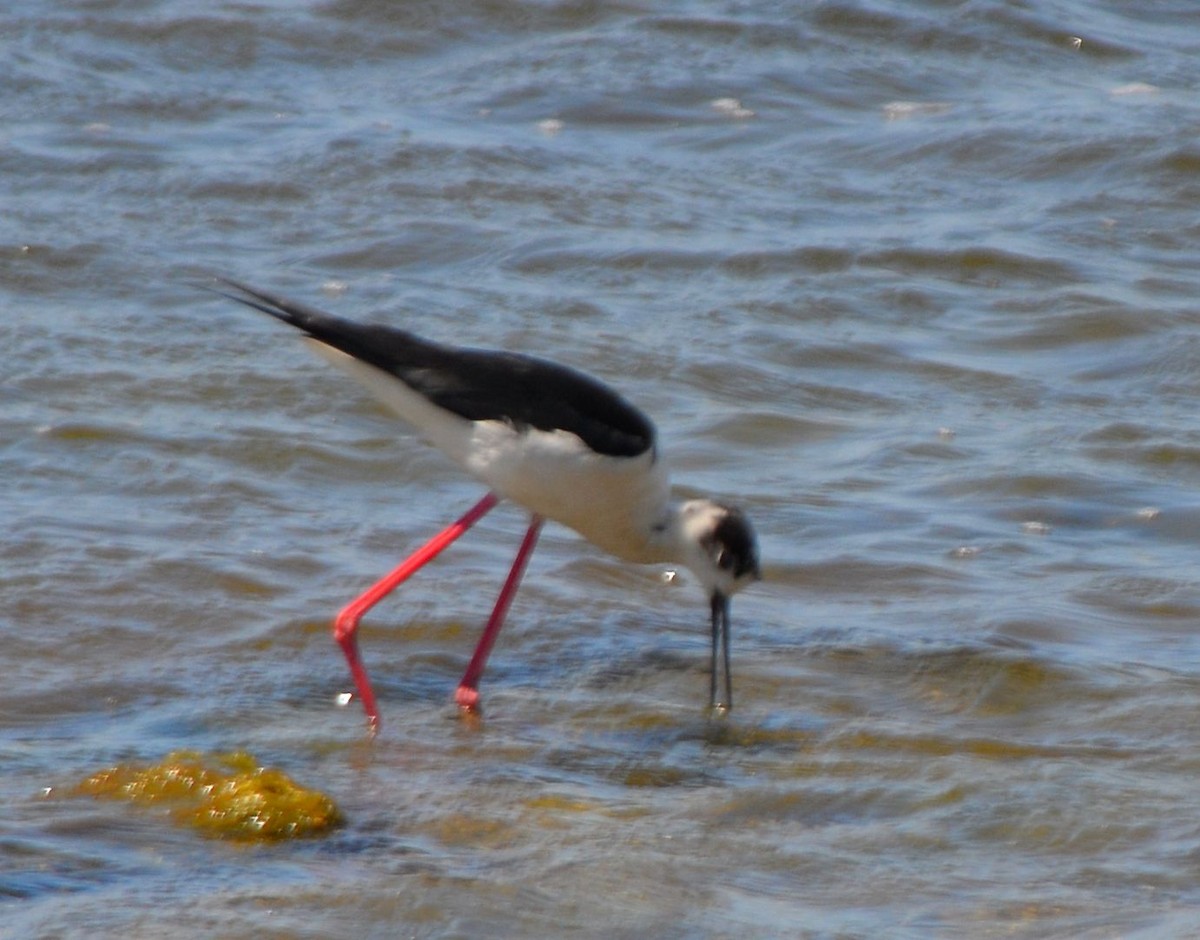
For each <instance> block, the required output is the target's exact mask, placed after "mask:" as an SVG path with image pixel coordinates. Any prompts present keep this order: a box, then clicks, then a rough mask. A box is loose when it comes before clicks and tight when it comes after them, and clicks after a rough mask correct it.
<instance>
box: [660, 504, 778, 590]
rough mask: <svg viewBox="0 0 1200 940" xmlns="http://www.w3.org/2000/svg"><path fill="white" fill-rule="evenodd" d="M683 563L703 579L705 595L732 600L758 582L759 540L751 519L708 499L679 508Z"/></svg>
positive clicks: (701, 580) (736, 510)
mask: <svg viewBox="0 0 1200 940" xmlns="http://www.w3.org/2000/svg"><path fill="white" fill-rule="evenodd" d="M680 521H681V524H682V528H683V535H684V538H683V542H684V544H685V546H686V553H687V557H686V558H684V559H683V563H684V564H686V565H687V567H688V568H689V569H690V570H691V572H692V573H693V574H694V575H695V576H696V577H697V578H699V579H700V582H701V584H702V585H703V587H704V591H705V593H706V594H709V595H712V594H719V595H721V596H722V597H726V598H728V597H732V596H733V595H734V594H736V593H737V592H738V591H740V590H741V589H742V588H744V587H746V585H748V584H751V583H752V582H754V581H758V580H759V579H760V578H761V577H762V573H761V572H760V571H759V567H758V540H757V539H756V537H755V535H754V528H753V526H751V525H750V520H748V519H747V518H746V516H745V515H744V514H743V513H742V512H741V511H740V510H738V509H734V508H732V507H730V506H724V505H722V504H720V503H716V502H713V501H712V500H709V499H693V500H689V501H688V502H686V503H684V504H683V505H682V506H681V507H680Z"/></svg>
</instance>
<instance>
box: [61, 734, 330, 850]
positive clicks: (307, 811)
mask: <svg viewBox="0 0 1200 940" xmlns="http://www.w3.org/2000/svg"><path fill="white" fill-rule="evenodd" d="M74 792H75V793H77V794H79V795H83V796H93V797H98V798H103V799H115V800H129V801H130V802H132V803H137V804H140V805H144V806H160V805H164V806H167V807H169V809H170V811H171V818H172V819H174V820H175V821H176V822H179V823H182V824H185V825H189V826H193V827H195V828H196V829H199V830H200V831H201V832H203V833H204V834H205V835H209V836H216V837H219V838H223V839H236V840H239V841H242V842H270V841H275V840H279V839H298V838H303V837H306V836H316V835H321V834H322V833H324V832H327V831H328V830H330V829H332V828H333V827H334V826H337V825H339V824H340V823H341V821H342V814H341V812H340V811H339V810H338V808H337V805H336V804H335V803H334V802H333V800H331V799H330V798H329V797H328V796H326V795H325V794H324V793H321V792H319V791H317V790H309V789H307V788H305V787H302V786H300V785H299V784H297V783H296V782H295V781H293V780H292V779H291V777H289V776H288V775H287V774H285V773H284V772H283V771H281V770H276V769H274V768H272V767H263V766H261V765H260V764H259V763H258V761H257V760H255V758H254V756H253V755H251V754H248V753H246V752H245V751H235V752H233V753H230V754H200V753H198V752H196V751H175V752H173V753H171V754H168V755H167V756H166V757H165V758H164V759H163V760H162V762H161V763H158V764H151V765H140V764H118V765H117V766H116V767H110V768H109V769H107V770H102V771H100V772H99V773H95V774H92V775H91V776H90V777H87V778H86V779H84V780H82V781H80V783H79V784H78V785H77V786H76V787H75V790H74Z"/></svg>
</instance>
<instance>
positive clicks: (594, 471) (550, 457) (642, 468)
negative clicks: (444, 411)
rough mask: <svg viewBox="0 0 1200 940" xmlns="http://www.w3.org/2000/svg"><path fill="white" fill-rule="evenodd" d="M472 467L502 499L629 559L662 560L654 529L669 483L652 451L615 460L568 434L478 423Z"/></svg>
mask: <svg viewBox="0 0 1200 940" xmlns="http://www.w3.org/2000/svg"><path fill="white" fill-rule="evenodd" d="M469 452H470V454H469V457H468V459H467V465H466V469H467V470H469V471H470V472H471V473H472V474H474V475H475V476H476V477H478V478H479V479H480V480H482V481H484V482H485V483H486V484H487V485H488V486H490V487H491V488H492V489H493V490H494V491H495V492H496V493H498V494H499V495H501V496H504V497H507V498H508V499H511V500H513V501H514V502H517V503H520V504H521V505H522V506H525V507H526V508H528V509H529V510H531V511H532V512H535V513H537V514H538V515H540V516H544V517H545V518H547V519H553V520H554V521H555V522H559V523H562V524H563V525H565V526H567V527H568V528H571V529H574V530H575V531H576V532H578V533H579V534H580V535H582V536H583V537H584V538H586V539H587V540H588V541H590V542H592V543H594V544H595V545H597V546H598V547H600V548H602V549H604V550H605V551H607V552H610V553H612V554H613V555H616V556H617V557H619V558H623V559H625V560H627V561H635V562H652V561H662V560H664V558H663V557H662V553H661V550H659V549H657V548H655V546H654V538H653V527H654V525H655V524H657V523H658V522H660V521H661V520H662V517H663V515H664V512H665V509H666V506H667V501H668V496H669V484H668V481H667V474H666V471H665V468H664V467H663V465H662V461H661V460H658V459H655V457H654V455H653V454H651V453H645V454H639V455H638V456H636V457H612V456H607V455H604V454H597V453H595V452H594V451H592V450H590V449H589V448H588V447H587V446H586V445H585V444H584V443H583V441H581V440H580V439H579V438H578V437H576V436H575V435H574V434H571V433H569V432H566V431H538V430H533V429H525V430H518V429H515V428H512V427H510V426H508V425H506V424H503V423H501V422H498V421H480V422H476V424H475V430H474V433H473V435H472V440H471V446H470V448H469Z"/></svg>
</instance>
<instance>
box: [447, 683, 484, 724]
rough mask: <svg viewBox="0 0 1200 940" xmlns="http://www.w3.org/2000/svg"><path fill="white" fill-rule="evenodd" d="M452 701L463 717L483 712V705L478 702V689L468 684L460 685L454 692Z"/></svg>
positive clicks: (474, 715) (478, 714)
mask: <svg viewBox="0 0 1200 940" xmlns="http://www.w3.org/2000/svg"><path fill="white" fill-rule="evenodd" d="M454 703H455V704H456V705H457V706H458V710H459V713H460V714H462V715H463V716H464V717H466V716H471V717H478V716H480V715H482V714H483V706H482V705H481V704H480V699H479V690H478V689H476V688H472V687H471V686H468V685H460V686H459V687H458V689H456V690H455V692H454Z"/></svg>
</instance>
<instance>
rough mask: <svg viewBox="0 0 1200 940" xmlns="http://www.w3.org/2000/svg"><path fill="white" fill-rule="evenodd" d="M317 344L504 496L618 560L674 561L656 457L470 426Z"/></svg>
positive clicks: (663, 478)
mask: <svg viewBox="0 0 1200 940" xmlns="http://www.w3.org/2000/svg"><path fill="white" fill-rule="evenodd" d="M312 346H313V348H314V349H315V350H316V351H317V352H319V353H320V354H321V355H322V356H323V357H324V358H325V359H327V360H329V361H330V362H331V363H333V364H334V365H336V366H337V367H338V368H340V369H342V370H343V371H345V372H347V373H349V374H350V375H352V376H353V377H354V378H356V379H358V381H360V382H361V383H362V384H363V385H364V386H366V387H367V388H368V389H370V390H371V391H372V392H373V393H374V394H375V395H376V396H377V397H378V398H379V399H380V400H381V401H382V402H383V403H384V404H386V405H387V406H388V407H389V408H391V409H392V410H393V411H394V412H396V414H398V415H399V416H400V417H401V418H403V419H404V420H405V421H406V422H407V423H408V424H410V425H411V426H412V427H414V428H415V429H416V430H417V431H419V432H420V433H421V435H422V436H423V437H424V438H425V439H426V440H428V441H429V443H431V444H433V445H434V446H435V447H437V448H438V449H439V450H441V451H442V453H444V454H445V455H446V456H448V457H449V458H450V459H451V460H453V461H454V462H455V463H457V464H458V465H459V466H461V467H462V468H463V469H465V470H466V471H467V472H469V473H471V474H472V475H473V476H475V477H476V478H477V479H479V480H481V481H482V482H483V483H484V484H485V485H486V486H488V487H490V488H491V489H492V490H493V491H494V492H495V493H496V494H497V495H499V496H503V497H505V498H506V499H511V500H512V501H513V502H516V503H520V504H521V505H522V506H524V507H525V508H527V509H529V510H530V511H531V512H535V513H537V514H538V515H539V516H542V517H544V518H546V519H553V520H554V521H555V522H559V523H561V524H563V525H565V526H567V527H568V528H571V529H574V530H575V531H576V532H578V533H579V534H580V535H582V536H583V537H584V538H586V539H587V540H588V541H590V542H592V543H593V544H595V545H597V546H598V547H600V548H602V549H604V550H605V551H607V552H609V553H611V554H613V555H616V556H617V557H618V558H622V559H624V560H626V561H633V562H642V563H649V562H655V561H668V560H670V557H669V553H667V554H664V549H663V548H662V547H661V543H662V538H661V533H656V531H655V529H656V527H657V526H659V525H661V524H662V523H663V522H665V517H666V511H667V505H668V502H669V498H670V483H669V481H668V478H667V471H666V468H665V467H664V465H663V461H662V460H661V459H657V458H656V456H655V455H654V453H653V452H647V453H644V454H639V455H637V456H636V457H612V456H608V455H605V454H598V453H596V452H595V451H593V450H591V449H590V448H589V447H588V446H587V445H586V444H584V442H583V441H582V440H581V439H580V438H579V437H578V436H576V435H574V434H571V433H570V432H568V431H539V430H536V429H532V428H514V427H513V426H511V425H509V424H506V423H505V422H503V421H469V420H467V419H465V418H463V417H461V416H459V415H456V414H453V413H451V412H449V411H446V410H445V409H443V408H439V407H437V406H436V405H434V404H433V403H432V402H430V401H429V400H428V399H426V398H425V397H424V396H422V395H420V394H418V393H417V392H415V391H413V390H412V389H411V388H409V387H408V386H407V385H405V384H404V383H403V382H400V381H399V380H397V379H396V377H395V376H393V375H389V374H388V373H387V372H384V371H382V370H381V369H377V368H376V367H374V366H371V365H367V364H366V363H363V362H360V361H359V360H357V359H354V358H353V357H351V356H348V355H346V354H345V353H343V352H341V351H340V350H337V349H333V348H332V347H330V346H328V345H326V344H325V343H321V342H319V341H312Z"/></svg>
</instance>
